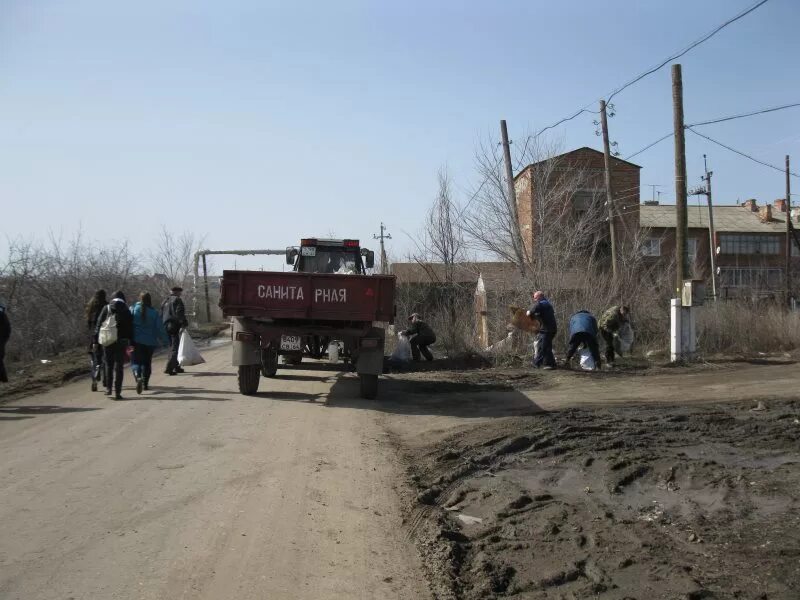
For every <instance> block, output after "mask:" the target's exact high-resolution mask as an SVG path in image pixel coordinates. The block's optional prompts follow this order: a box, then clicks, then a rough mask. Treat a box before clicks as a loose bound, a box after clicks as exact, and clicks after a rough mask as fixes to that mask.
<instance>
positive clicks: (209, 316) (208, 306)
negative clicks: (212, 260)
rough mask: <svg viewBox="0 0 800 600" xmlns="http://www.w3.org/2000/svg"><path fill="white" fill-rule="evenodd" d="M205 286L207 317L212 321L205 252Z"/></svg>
mask: <svg viewBox="0 0 800 600" xmlns="http://www.w3.org/2000/svg"><path fill="white" fill-rule="evenodd" d="M203 286H204V287H205V293H206V319H207V320H208V322H209V323H211V302H209V300H208V267H207V266H206V255H205V254H203Z"/></svg>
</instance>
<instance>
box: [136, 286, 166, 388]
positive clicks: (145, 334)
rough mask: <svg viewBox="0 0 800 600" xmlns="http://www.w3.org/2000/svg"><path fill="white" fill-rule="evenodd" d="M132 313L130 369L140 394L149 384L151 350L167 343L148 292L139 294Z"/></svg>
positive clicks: (159, 317) (151, 362) (159, 318)
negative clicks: (131, 356)
mask: <svg viewBox="0 0 800 600" xmlns="http://www.w3.org/2000/svg"><path fill="white" fill-rule="evenodd" d="M131 315H133V338H134V339H135V340H136V342H134V344H133V358H132V360H131V370H132V371H133V376H134V377H135V378H136V393H137V394H141V393H142V390H146V389H148V387H149V384H150V374H151V373H152V371H153V368H152V365H153V351H154V350H155V349H156V346H166V345H167V344H168V343H169V338H168V337H167V332H166V331H165V330H164V323H163V321H162V320H161V315H160V314H159V313H158V311H157V310H156V309H155V308H153V300H152V298H151V297H150V294H149V293H148V292H142V293H141V294H140V295H139V302H137V303H136V304H134V305H133V308H132V309H131Z"/></svg>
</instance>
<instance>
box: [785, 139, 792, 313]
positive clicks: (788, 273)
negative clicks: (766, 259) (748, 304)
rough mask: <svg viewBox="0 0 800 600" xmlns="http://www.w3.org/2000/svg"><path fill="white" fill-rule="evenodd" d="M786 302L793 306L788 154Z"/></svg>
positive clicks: (790, 189) (790, 194) (787, 162)
mask: <svg viewBox="0 0 800 600" xmlns="http://www.w3.org/2000/svg"><path fill="white" fill-rule="evenodd" d="M786 304H787V305H788V306H789V307H790V308H791V306H792V184H791V171H790V170H789V155H788V154H787V155H786Z"/></svg>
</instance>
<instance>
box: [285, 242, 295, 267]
mask: <svg viewBox="0 0 800 600" xmlns="http://www.w3.org/2000/svg"><path fill="white" fill-rule="evenodd" d="M295 258H297V248H295V247H293V246H289V247H288V248H286V264H287V265H294V259H295Z"/></svg>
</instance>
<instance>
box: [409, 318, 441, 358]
mask: <svg viewBox="0 0 800 600" xmlns="http://www.w3.org/2000/svg"><path fill="white" fill-rule="evenodd" d="M408 320H409V321H411V326H410V327H409V328H408V329H406V330H405V331H404V332H403V333H404V334H405V335H407V336H408V337H409V343H410V344H411V356H412V357H413V359H414V361H415V362H419V360H420V358H419V355H420V352H421V353H422V355H423V356H424V357H425V360H427V361H431V360H433V354H431V351H430V349H429V348H428V346H430V345H432V344H435V343H436V334H435V333H434V331H433V329H432V328H431V326H430V325H428V324H427V323H426V322H425V321H423V320H422V317H421V316H420V315H419V314H418V313H414V314H413V315H411V316H410V317H408Z"/></svg>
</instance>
